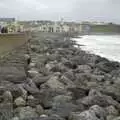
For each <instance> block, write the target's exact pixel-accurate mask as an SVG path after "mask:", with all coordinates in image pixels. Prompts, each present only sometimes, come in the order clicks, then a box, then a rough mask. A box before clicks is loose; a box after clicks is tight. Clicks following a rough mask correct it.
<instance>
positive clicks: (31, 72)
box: [28, 68, 39, 78]
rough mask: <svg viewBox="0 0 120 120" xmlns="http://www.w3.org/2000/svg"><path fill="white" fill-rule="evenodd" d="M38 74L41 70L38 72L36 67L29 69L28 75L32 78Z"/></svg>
mask: <svg viewBox="0 0 120 120" xmlns="http://www.w3.org/2000/svg"><path fill="white" fill-rule="evenodd" d="M38 74H39V72H38V70H37V69H35V68H31V69H30V70H28V76H29V77H30V78H33V77H35V76H36V75H38Z"/></svg>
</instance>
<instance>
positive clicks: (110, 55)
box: [73, 35, 120, 62]
mask: <svg viewBox="0 0 120 120" xmlns="http://www.w3.org/2000/svg"><path fill="white" fill-rule="evenodd" d="M79 37H81V38H73V40H75V41H76V43H77V44H80V45H83V46H81V49H82V50H85V51H87V52H90V53H92V54H96V55H99V56H101V57H105V58H107V59H109V60H111V61H118V62H120V35H84V36H79Z"/></svg>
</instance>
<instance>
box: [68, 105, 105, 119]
mask: <svg viewBox="0 0 120 120" xmlns="http://www.w3.org/2000/svg"><path fill="white" fill-rule="evenodd" d="M69 120H106V114H105V111H104V109H103V108H101V107H99V106H97V105H95V106H92V107H91V108H90V109H89V110H87V111H84V112H81V113H80V112H76V113H75V112H73V113H71V115H70V116H69Z"/></svg>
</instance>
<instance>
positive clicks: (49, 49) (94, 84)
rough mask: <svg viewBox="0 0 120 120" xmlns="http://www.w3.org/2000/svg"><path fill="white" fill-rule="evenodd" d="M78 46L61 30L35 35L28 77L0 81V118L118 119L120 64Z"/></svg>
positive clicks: (8, 119) (32, 40)
mask: <svg viewBox="0 0 120 120" xmlns="http://www.w3.org/2000/svg"><path fill="white" fill-rule="evenodd" d="M75 44H76V43H75V42H74V41H71V40H70V37H68V36H66V35H62V34H54V33H33V34H32V38H31V40H30V49H29V53H28V54H27V55H26V58H27V59H28V64H27V66H26V69H25V70H26V71H25V73H26V76H25V75H24V74H23V73H22V72H21V74H19V75H20V76H23V77H18V78H17V77H15V78H14V79H13V77H11V76H10V75H9V76H10V77H9V79H5V80H1V81H0V82H1V84H0V117H1V118H0V120H119V119H120V94H119V93H120V64H119V63H117V62H112V61H109V60H107V59H105V58H101V57H99V56H96V55H93V54H88V53H86V52H85V51H83V50H81V49H80V48H79V49H78V48H75V47H74V45H75ZM14 71H16V70H14ZM19 75H18V74H16V76H19ZM24 77H25V78H24ZM6 108H7V109H6Z"/></svg>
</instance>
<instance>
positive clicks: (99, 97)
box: [77, 89, 120, 109]
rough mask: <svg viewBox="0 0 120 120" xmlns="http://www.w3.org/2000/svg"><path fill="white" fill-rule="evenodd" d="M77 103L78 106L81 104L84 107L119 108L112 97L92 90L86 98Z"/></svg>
mask: <svg viewBox="0 0 120 120" xmlns="http://www.w3.org/2000/svg"><path fill="white" fill-rule="evenodd" d="M77 103H78V104H79V103H80V104H81V103H82V104H84V105H85V106H92V105H99V106H103V107H107V106H110V105H113V106H115V107H117V108H118V109H119V108H120V105H119V103H118V102H116V101H115V100H113V99H112V97H110V96H107V95H103V94H101V93H100V92H99V91H97V90H95V89H92V90H91V91H90V92H89V95H88V96H87V97H84V98H82V99H79V100H77Z"/></svg>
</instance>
